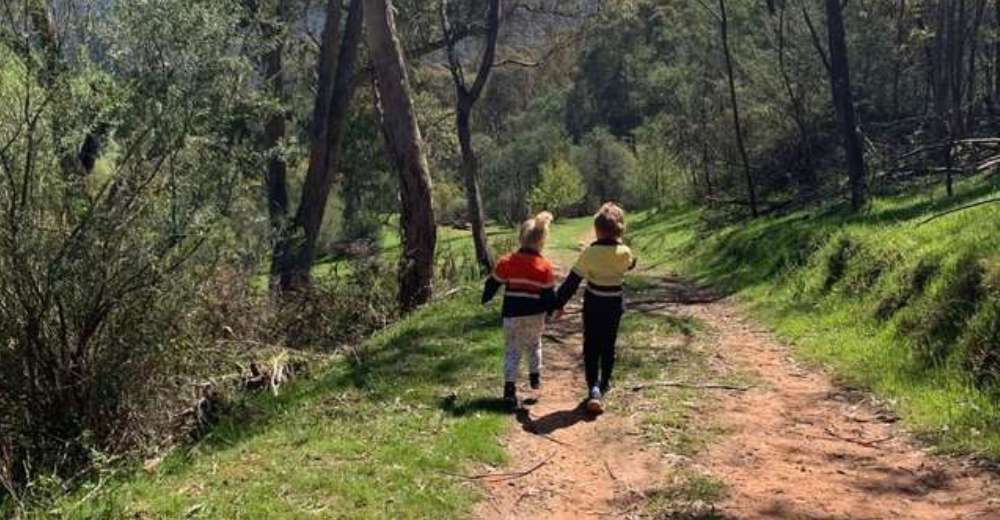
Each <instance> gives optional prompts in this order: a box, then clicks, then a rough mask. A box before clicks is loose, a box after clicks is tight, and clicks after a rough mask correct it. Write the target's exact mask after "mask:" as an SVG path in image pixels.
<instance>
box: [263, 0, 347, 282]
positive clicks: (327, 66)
mask: <svg viewBox="0 0 1000 520" xmlns="http://www.w3.org/2000/svg"><path fill="white" fill-rule="evenodd" d="M340 11H341V9H340V1H339V0H329V1H328V2H327V11H326V27H325V28H324V29H323V40H322V43H321V45H320V57H319V65H318V73H319V84H318V85H317V92H316V101H315V104H314V108H313V123H312V133H311V139H312V142H311V150H310V155H309V170H308V172H307V173H306V179H305V182H304V184H303V186H302V199H301V202H300V203H299V208H298V211H297V212H296V215H295V220H294V222H293V223H292V226H291V229H290V230H289V235H288V240H290V247H291V248H293V249H290V250H289V253H288V254H289V258H288V262H287V263H286V268H285V269H284V270H283V272H282V275H281V287H282V288H283V289H297V288H301V287H303V286H306V285H308V284H309V283H310V277H309V273H310V271H311V269H312V264H313V262H314V261H315V258H316V243H317V240H318V239H319V232H320V228H321V227H322V225H323V216H324V214H325V212H326V202H327V199H328V198H329V196H330V189H331V187H332V185H333V181H334V178H335V175H336V172H337V166H338V163H339V160H340V149H341V147H342V145H343V142H344V134H345V131H346V123H347V115H348V114H347V111H348V108H349V106H350V103H351V98H352V97H353V96H354V82H353V81H352V79H353V78H352V76H353V74H354V67H355V64H356V62H357V55H358V46H359V44H360V42H361V34H362V22H363V18H364V10H363V6H362V4H361V0H351V4H350V7H349V9H348V15H347V22H346V24H345V25H344V31H343V39H341V30H340V26H341V23H340V18H341V12H340Z"/></svg>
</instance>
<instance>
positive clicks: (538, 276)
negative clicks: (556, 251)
mask: <svg viewBox="0 0 1000 520" xmlns="http://www.w3.org/2000/svg"><path fill="white" fill-rule="evenodd" d="M551 223H552V214H551V213H549V212H547V211H546V212H542V213H539V214H538V215H537V216H536V217H534V218H530V219H528V220H526V221H524V223H522V224H521V230H520V242H521V248H520V249H519V250H517V252H515V253H511V254H509V255H506V256H504V257H503V258H501V259H500V260H499V261H497V264H496V268H495V269H494V272H493V275H492V276H490V278H488V279H487V280H486V287H485V288H484V290H483V304H486V303H488V302H489V301H490V300H492V299H493V297H494V296H495V295H496V293H497V291H499V290H500V287H501V286H503V287H505V288H506V289H505V291H504V299H503V310H502V315H503V329H504V335H505V337H506V341H505V343H506V351H505V354H504V389H503V399H504V402H505V403H506V404H507V406H509V407H510V408H511V409H516V408H517V406H518V401H517V373H518V369H519V365H520V361H521V352H522V351H523V350H526V351H528V354H529V356H530V359H529V363H528V373H529V380H530V384H531V388H532V389H535V390H537V389H538V388H540V387H541V370H542V332H543V331H544V330H545V318H546V316H547V315H548V314H550V313H551V312H552V310H553V307H554V305H555V302H556V292H555V287H556V283H555V270H554V269H553V267H552V263H551V262H549V261H548V259H546V258H545V257H544V256H542V250H543V249H545V241H546V239H547V238H548V235H549V226H550V224H551Z"/></svg>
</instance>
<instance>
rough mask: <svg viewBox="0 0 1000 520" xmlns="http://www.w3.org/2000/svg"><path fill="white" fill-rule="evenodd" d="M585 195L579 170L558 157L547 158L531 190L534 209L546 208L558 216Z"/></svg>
mask: <svg viewBox="0 0 1000 520" xmlns="http://www.w3.org/2000/svg"><path fill="white" fill-rule="evenodd" d="M585 195H586V192H585V191H584V186H583V178H582V177H581V176H580V172H579V170H577V169H576V167H574V166H573V165H572V164H570V163H569V162H568V161H566V160H565V159H563V158H560V157H553V158H552V159H549V161H548V162H547V163H545V166H543V167H542V176H541V180H540V181H539V183H538V185H537V186H535V189H534V190H533V191H532V192H531V205H532V206H533V210H534V211H541V210H548V211H551V212H552V213H554V214H555V215H556V216H559V215H560V214H561V213H562V212H563V211H564V210H566V209H567V208H569V207H571V206H573V205H575V204H577V203H578V202H580V201H581V200H582V199H583V197H584V196H585Z"/></svg>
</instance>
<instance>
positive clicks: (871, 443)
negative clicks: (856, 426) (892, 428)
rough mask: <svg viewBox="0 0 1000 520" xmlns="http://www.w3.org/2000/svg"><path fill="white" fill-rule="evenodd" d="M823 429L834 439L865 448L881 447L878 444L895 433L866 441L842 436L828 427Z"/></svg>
mask: <svg viewBox="0 0 1000 520" xmlns="http://www.w3.org/2000/svg"><path fill="white" fill-rule="evenodd" d="M823 431H825V432H826V434H827V435H829V436H830V437H833V438H834V439H836V440H839V441H844V442H850V443H852V444H857V445H859V446H865V447H866V448H881V446H879V444H880V443H883V442H886V441H890V440H892V439H895V438H896V436H895V435H890V436H888V437H885V438H884V439H873V440H870V441H866V440H864V439H854V438H851V437H844V436H843V435H840V434H838V433H837V432H835V431H833V430H832V429H830V428H829V427H827V428H824V429H823Z"/></svg>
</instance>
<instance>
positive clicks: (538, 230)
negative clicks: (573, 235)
mask: <svg viewBox="0 0 1000 520" xmlns="http://www.w3.org/2000/svg"><path fill="white" fill-rule="evenodd" d="M552 218H553V217H552V214H551V213H549V212H548V211H543V212H541V213H539V214H537V215H535V216H534V217H532V218H529V219H528V220H525V221H524V222H522V223H521V233H520V240H521V247H529V248H532V249H538V248H539V246H540V245H541V244H542V242H544V241H545V239H547V238H548V237H549V225H550V224H552Z"/></svg>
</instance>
